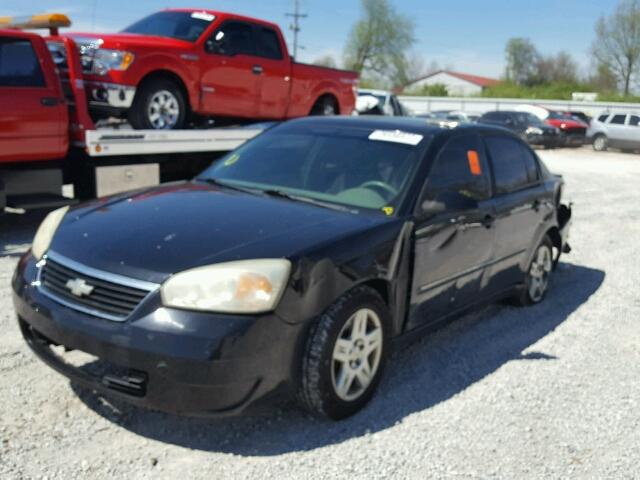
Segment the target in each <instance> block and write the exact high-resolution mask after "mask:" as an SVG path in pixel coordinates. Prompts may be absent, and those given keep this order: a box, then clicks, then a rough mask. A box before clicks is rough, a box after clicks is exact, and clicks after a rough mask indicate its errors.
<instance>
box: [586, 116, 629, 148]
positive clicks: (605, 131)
mask: <svg viewBox="0 0 640 480" xmlns="http://www.w3.org/2000/svg"><path fill="white" fill-rule="evenodd" d="M587 135H588V137H589V138H590V139H591V140H592V141H593V149H594V150H596V151H598V152H603V151H605V150H607V148H609V147H613V148H620V149H622V150H638V149H640V114H625V113H604V114H602V115H600V116H599V117H598V118H596V119H594V120H593V121H592V122H591V127H590V128H589V132H588V133H587Z"/></svg>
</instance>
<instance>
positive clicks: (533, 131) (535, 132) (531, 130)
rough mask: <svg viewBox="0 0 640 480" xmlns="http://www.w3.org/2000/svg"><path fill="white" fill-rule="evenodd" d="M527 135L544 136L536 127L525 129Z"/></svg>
mask: <svg viewBox="0 0 640 480" xmlns="http://www.w3.org/2000/svg"><path fill="white" fill-rule="evenodd" d="M527 133H528V134H529V135H542V134H544V131H542V129H541V128H538V127H529V128H527Z"/></svg>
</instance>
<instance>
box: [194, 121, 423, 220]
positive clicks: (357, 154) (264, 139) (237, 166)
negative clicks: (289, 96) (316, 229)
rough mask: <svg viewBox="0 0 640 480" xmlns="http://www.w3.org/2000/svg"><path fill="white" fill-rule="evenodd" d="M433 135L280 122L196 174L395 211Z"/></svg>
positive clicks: (280, 193) (297, 195) (270, 191)
mask: <svg viewBox="0 0 640 480" xmlns="http://www.w3.org/2000/svg"><path fill="white" fill-rule="evenodd" d="M430 140H431V137H430V136H423V135H418V134H412V133H406V132H398V131H397V130H389V131H387V130H375V131H373V130H371V129H363V128H344V127H342V126H341V127H340V128H338V127H331V128H329V127H314V128H300V127H297V128H292V127H290V126H289V127H287V128H279V127H276V128H275V129H273V130H270V131H269V132H266V133H264V134H262V135H260V136H258V137H257V138H256V139H254V140H252V141H250V142H248V143H247V144H245V145H243V146H242V147H240V148H239V149H237V150H236V151H234V152H231V153H230V154H228V155H226V156H225V157H223V158H221V159H220V160H218V161H216V162H215V163H214V164H213V165H212V166H211V167H210V168H209V169H207V170H206V171H205V172H203V173H202V174H201V175H200V176H199V177H198V179H199V180H209V181H215V182H216V183H218V184H221V185H227V186H229V187H235V188H243V189H250V190H254V191H256V192H257V193H266V194H278V196H285V195H286V196H288V197H290V199H292V200H297V201H305V200H313V201H316V202H324V203H326V204H330V205H341V206H346V207H354V208H355V209H360V208H363V209H373V210H378V211H380V210H381V211H383V212H384V213H386V214H387V215H391V214H393V211H394V205H396V204H397V203H398V202H399V201H400V200H401V198H402V197H403V194H404V192H405V190H406V188H407V186H408V185H409V183H410V180H411V178H412V176H413V174H414V172H415V169H416V168H417V166H418V164H419V162H420V159H421V158H422V156H423V154H424V151H425V149H426V148H427V146H428V144H429V141H430ZM413 144H415V145H413ZM283 194H285V195H283Z"/></svg>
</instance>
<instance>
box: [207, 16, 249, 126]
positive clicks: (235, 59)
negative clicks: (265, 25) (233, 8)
mask: <svg viewBox="0 0 640 480" xmlns="http://www.w3.org/2000/svg"><path fill="white" fill-rule="evenodd" d="M204 48H205V53H204V56H203V58H202V78H201V82H200V89H201V92H200V98H201V102H200V104H201V110H202V113H206V114H208V115H216V116H227V117H242V118H255V117H257V115H258V99H259V91H260V81H261V75H262V69H261V67H260V59H259V58H258V57H257V56H256V51H255V40H254V29H253V25H252V24H250V23H246V22H241V21H237V20H230V21H227V22H225V23H223V24H222V25H221V26H220V28H218V29H217V30H216V31H215V32H214V33H213V35H212V36H211V37H210V38H209V39H208V40H207V41H206V42H205V47H204Z"/></svg>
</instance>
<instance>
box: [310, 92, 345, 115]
mask: <svg viewBox="0 0 640 480" xmlns="http://www.w3.org/2000/svg"><path fill="white" fill-rule="evenodd" d="M337 114H338V104H337V103H336V101H335V100H334V99H333V98H332V97H321V98H319V99H318V101H317V102H316V104H315V105H314V106H313V108H312V109H311V115H313V116H326V117H329V116H332V115H337Z"/></svg>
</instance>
